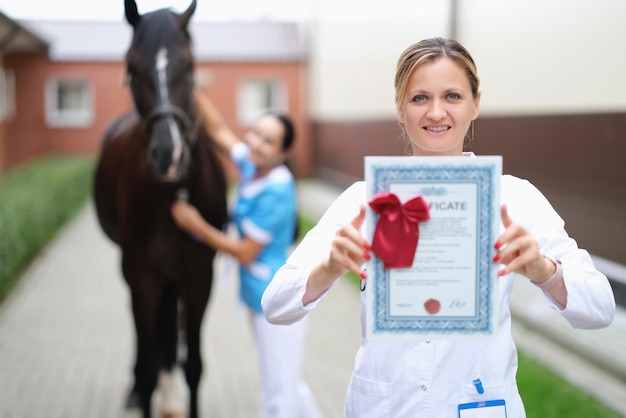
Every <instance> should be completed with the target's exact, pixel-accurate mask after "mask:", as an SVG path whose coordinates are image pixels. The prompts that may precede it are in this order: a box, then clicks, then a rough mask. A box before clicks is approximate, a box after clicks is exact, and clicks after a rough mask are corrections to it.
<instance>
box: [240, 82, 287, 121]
mask: <svg viewBox="0 0 626 418" xmlns="http://www.w3.org/2000/svg"><path fill="white" fill-rule="evenodd" d="M268 110H276V111H286V110H287V100H286V94H285V89H284V88H283V84H282V83H281V82H279V81H273V80H246V81H244V82H243V83H242V84H241V85H240V87H239V94H238V100H237V116H238V118H239V123H240V124H242V125H244V126H251V125H252V124H253V123H254V122H255V120H256V119H257V118H258V117H259V116H261V115H262V114H263V113H264V112H267V111H268Z"/></svg>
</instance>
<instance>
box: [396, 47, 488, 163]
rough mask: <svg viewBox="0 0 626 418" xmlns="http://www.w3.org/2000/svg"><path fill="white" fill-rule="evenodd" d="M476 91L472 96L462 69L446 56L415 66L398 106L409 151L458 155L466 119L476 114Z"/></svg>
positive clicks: (466, 123) (423, 153) (469, 119)
mask: <svg viewBox="0 0 626 418" xmlns="http://www.w3.org/2000/svg"><path fill="white" fill-rule="evenodd" d="M479 102H480V93H479V94H478V97H477V98H476V99H474V97H473V96H472V90H471V86H470V82H469V80H468V79H467V76H466V75H465V72H464V70H463V69H462V68H461V67H460V66H459V65H458V64H456V63H455V62H454V61H453V60H452V59H450V58H446V57H443V58H439V59H437V60H435V61H432V62H427V63H424V64H422V65H420V66H419V67H417V69H415V71H414V72H413V74H411V76H410V78H409V82H408V84H407V89H406V94H405V96H404V99H403V102H402V103H401V105H400V109H399V110H398V120H399V121H400V123H402V124H404V128H405V130H406V133H407V135H408V136H409V138H410V139H411V147H412V149H413V155H461V154H462V152H463V140H464V138H465V134H466V133H467V130H468V129H469V126H470V123H471V122H472V121H473V120H474V119H476V118H477V117H478V111H479Z"/></svg>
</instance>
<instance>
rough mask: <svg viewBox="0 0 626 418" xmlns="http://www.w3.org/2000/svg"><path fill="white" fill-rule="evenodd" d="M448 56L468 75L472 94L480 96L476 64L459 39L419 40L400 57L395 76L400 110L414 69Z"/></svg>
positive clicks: (475, 96)
mask: <svg viewBox="0 0 626 418" xmlns="http://www.w3.org/2000/svg"><path fill="white" fill-rule="evenodd" d="M443 57H448V58H450V59H452V60H453V61H454V62H456V63H457V64H458V65H459V66H460V67H461V68H462V69H463V70H465V74H466V75H467V79H468V81H469V83H470V87H471V89H472V96H473V97H474V98H477V97H478V87H479V84H480V80H479V79H478V73H477V71H476V64H475V63H474V60H473V59H472V56H471V55H470V53H469V52H468V51H467V49H465V48H464V47H463V45H461V44H460V43H458V42H457V41H454V40H451V39H444V38H430V39H424V40H422V41H419V42H417V43H415V44H413V45H411V46H409V47H408V48H407V49H406V50H405V51H404V52H403V53H402V55H400V58H398V66H397V68H396V78H395V83H394V86H395V90H396V94H395V101H396V107H397V108H398V110H400V108H401V106H402V103H403V101H404V98H405V96H406V87H407V84H408V83H409V78H410V77H411V74H413V71H415V69H416V68H417V67H419V66H420V65H422V64H424V63H426V62H432V61H435V60H437V59H438V58H443Z"/></svg>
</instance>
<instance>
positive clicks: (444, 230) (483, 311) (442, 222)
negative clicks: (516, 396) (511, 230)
mask: <svg viewBox="0 0 626 418" xmlns="http://www.w3.org/2000/svg"><path fill="white" fill-rule="evenodd" d="M501 176H502V157H501V156H473V155H472V156H463V157H461V156H459V157H434V156H433V157H365V182H366V187H367V201H368V203H369V204H368V205H367V209H366V227H367V235H368V236H367V237H366V239H367V240H368V242H370V243H372V242H374V243H377V242H378V243H382V244H381V246H379V248H382V249H384V250H385V252H383V251H382V250H380V251H378V253H377V251H376V246H375V245H373V246H374V247H375V248H374V251H373V253H374V254H372V259H371V260H370V261H368V264H367V267H366V268H367V279H366V281H365V284H366V287H365V292H366V294H365V299H366V318H367V319H366V324H367V325H366V335H367V338H405V339H406V338H420V339H434V338H452V337H455V338H460V337H490V336H494V335H495V334H496V333H497V327H498V301H497V300H498V299H497V298H498V287H497V286H498V279H497V277H498V276H497V273H498V270H499V265H498V264H497V263H494V262H493V261H492V258H493V257H494V255H495V249H494V244H495V242H496V240H497V239H498V236H499V235H500V179H501ZM381 196H383V198H384V199H385V200H384V202H385V203H386V204H385V205H382V207H384V210H383V211H380V210H379V211H375V210H374V209H372V208H373V207H376V206H375V205H374V203H373V202H376V201H378V202H380V198H381ZM390 197H391V198H392V199H390ZM416 198H417V199H416ZM389 201H393V202H396V203H399V207H401V208H400V209H398V205H396V207H395V208H393V210H395V211H396V212H384V211H385V210H391V209H389V208H390V207H391V206H393V205H390V204H387V203H388V202H389ZM410 201H411V202H410ZM416 201H419V202H418V203H419V205H420V206H419V209H418V210H419V211H420V212H419V216H421V218H419V221H415V219H416V216H413V215H406V214H407V213H409V209H408V207H409V205H411V204H413V207H415V202H416ZM407 202H409V203H407ZM405 204H406V205H405ZM402 205H405V206H402ZM380 207H381V205H380V204H379V205H378V208H379V209H380ZM403 216H404V226H403V228H404V229H402V227H399V226H393V223H394V222H397V221H398V219H399V218H402V217H403ZM383 217H384V218H385V219H382V218H383ZM383 221H384V222H383ZM377 228H378V229H377ZM407 228H409V229H411V231H410V232H411V233H406V232H402V231H407V230H408V229H407ZM385 234H386V235H385ZM409 235H411V236H415V235H418V237H417V239H416V241H417V245H416V246H415V240H414V241H412V242H409V243H408V244H407V239H406V238H407V236H409ZM407 249H409V250H410V252H409V254H405V257H404V260H405V261H404V264H401V263H400V264H398V262H396V261H392V259H393V260H395V259H397V257H396V256H397V254H401V253H402V252H404V253H406V250H407ZM413 251H414V253H413ZM383 253H385V254H386V255H385V256H384V258H386V259H385V260H382V259H381V257H383V255H382V254H383ZM407 256H408V258H407ZM411 260H412V262H411ZM394 263H396V264H395V265H394ZM398 265H400V267H398Z"/></svg>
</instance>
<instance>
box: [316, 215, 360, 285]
mask: <svg viewBox="0 0 626 418" xmlns="http://www.w3.org/2000/svg"><path fill="white" fill-rule="evenodd" d="M364 221H365V206H364V205H361V209H360V211H359V213H358V215H356V216H355V217H354V219H352V221H351V222H350V223H349V224H347V225H344V226H343V227H341V228H340V229H339V230H338V231H337V233H336V234H335V238H334V239H333V242H332V247H331V250H330V256H329V257H328V264H327V266H328V269H329V270H330V271H332V272H333V273H336V274H337V276H342V275H343V274H345V273H347V272H349V271H351V272H353V273H354V274H356V275H357V276H359V277H360V278H362V279H365V278H366V277H367V274H366V273H365V271H364V270H363V269H362V266H363V264H364V263H365V262H366V261H367V260H369V259H371V256H370V254H369V252H370V250H371V247H370V245H369V244H368V243H367V242H366V241H365V239H364V238H363V236H362V235H361V226H362V225H363V222H364Z"/></svg>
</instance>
